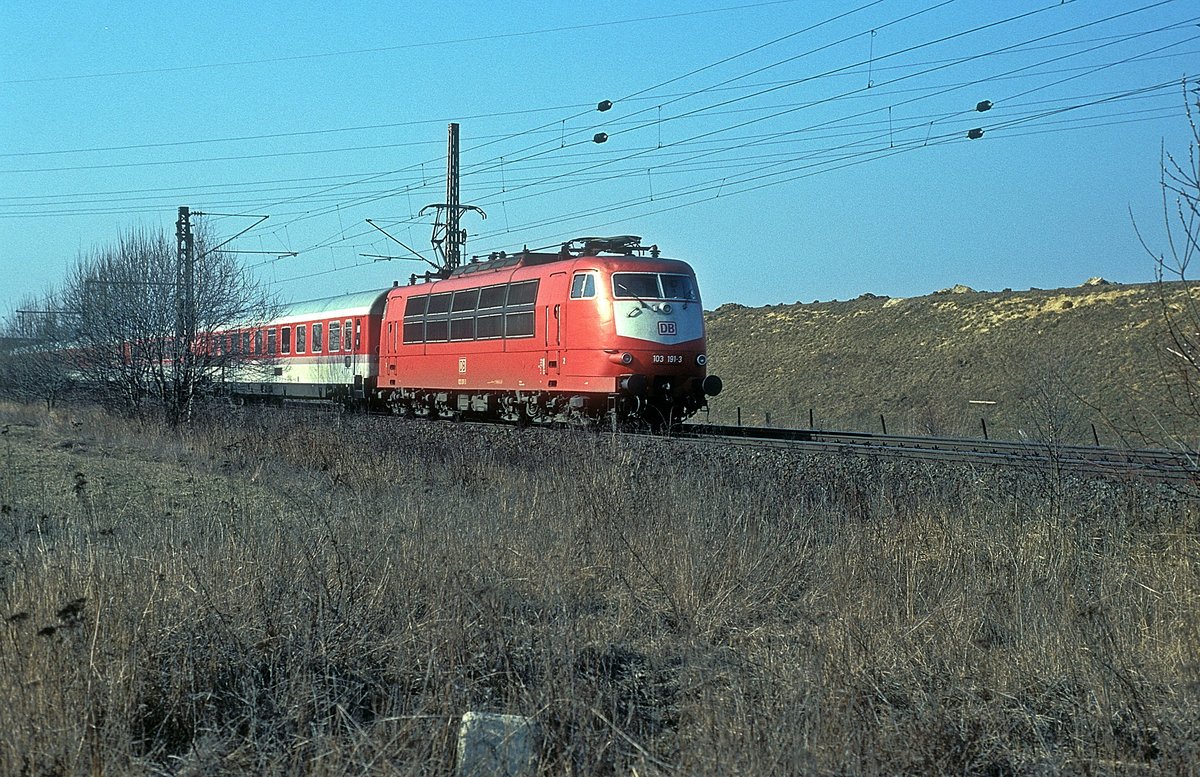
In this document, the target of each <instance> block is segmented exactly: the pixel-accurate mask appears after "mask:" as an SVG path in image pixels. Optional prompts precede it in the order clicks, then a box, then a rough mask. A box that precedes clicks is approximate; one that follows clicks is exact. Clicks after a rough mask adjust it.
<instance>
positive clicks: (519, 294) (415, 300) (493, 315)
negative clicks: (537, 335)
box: [403, 280, 538, 343]
mask: <svg viewBox="0 0 1200 777" xmlns="http://www.w3.org/2000/svg"><path fill="white" fill-rule="evenodd" d="M537 290H538V281H536V280H532V281H523V282H521V283H514V284H511V285H508V286H505V285H498V286H487V287H484V288H482V289H462V290H460V291H457V292H453V293H451V292H443V293H441V294H423V295H420V296H414V297H409V298H408V299H407V300H406V302H405V306H404V335H403V337H404V342H405V343H444V342H450V341H463V340H493V339H496V338H500V337H532V336H533V328H534V315H533V304H534V301H535V300H536V299H537ZM505 302H507V303H508V304H507V305H506V304H505Z"/></svg>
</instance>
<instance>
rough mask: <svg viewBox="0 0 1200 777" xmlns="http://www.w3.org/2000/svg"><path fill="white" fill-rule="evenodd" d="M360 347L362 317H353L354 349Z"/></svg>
mask: <svg viewBox="0 0 1200 777" xmlns="http://www.w3.org/2000/svg"><path fill="white" fill-rule="evenodd" d="M359 348H362V319H361V318H356V319H354V349H355V350H358V349H359Z"/></svg>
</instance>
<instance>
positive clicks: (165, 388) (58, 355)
mask: <svg viewBox="0 0 1200 777" xmlns="http://www.w3.org/2000/svg"><path fill="white" fill-rule="evenodd" d="M198 231H199V235H198V236H197V239H196V243H195V259H194V272H193V273H192V277H193V287H192V300H193V304H191V305H190V306H185V305H183V304H181V300H180V294H179V289H178V286H177V277H178V276H177V269H178V262H179V261H180V259H179V256H178V250H177V246H176V244H175V242H174V241H173V240H172V239H171V238H169V237H168V236H167V235H166V234H165V233H163V232H162V231H161V230H159V231H152V230H147V229H132V230H130V231H128V232H126V233H125V234H123V235H121V236H120V237H119V238H118V239H117V241H116V242H115V243H113V244H111V245H108V246H103V247H100V248H97V249H95V250H93V251H92V252H91V253H89V254H84V255H81V256H80V257H79V258H78V259H77V260H76V262H75V264H74V265H73V266H72V268H71V269H70V271H69V272H68V275H67V277H66V279H65V280H64V282H63V285H62V289H61V290H60V291H58V292H56V293H52V294H48V295H47V296H46V299H45V300H44V301H42V302H41V303H40V305H41V306H42V307H43V308H44V309H45V310H47V311H60V312H59V313H58V314H56V315H57V316H58V318H53V319H49V318H47V319H43V323H42V329H41V330H40V331H39V332H38V333H37V334H36V340H37V343H38V344H39V350H40V352H41V353H43V354H45V355H46V358H51V357H53V358H55V359H57V360H58V361H59V363H60V364H61V363H62V362H63V361H67V362H69V365H68V370H67V371H68V372H69V373H70V374H71V375H73V376H74V377H77V378H78V379H79V382H80V383H81V385H83V386H85V387H86V390H87V391H88V392H90V393H91V395H92V396H93V397H94V398H96V399H98V400H100V401H102V402H104V403H105V404H108V405H110V406H116V407H121V408H123V409H125V410H126V411H129V412H139V411H142V410H144V409H147V408H150V407H157V408H161V409H162V411H163V412H164V414H165V416H166V418H167V419H168V420H169V421H170V422H171V423H180V422H183V421H186V420H188V419H189V418H190V417H191V415H192V412H193V409H194V406H195V402H196V399H197V398H198V397H199V396H200V395H201V394H202V393H205V392H206V391H207V390H209V389H211V388H214V387H218V386H219V384H220V382H221V378H222V377H223V373H224V372H226V371H228V370H231V369H236V370H238V371H239V372H240V373H241V374H243V375H244V374H246V373H247V371H251V372H253V371H255V370H261V369H267V368H268V367H269V364H270V359H271V355H269V354H265V353H259V352H257V351H255V352H251V351H252V349H251V348H250V347H249V346H250V342H251V338H250V337H249V336H248V334H244V333H247V331H248V330H249V329H250V328H252V327H255V326H259V325H261V324H262V323H263V322H265V321H266V320H268V319H270V318H271V317H272V316H274V315H275V313H276V307H277V306H276V305H275V303H274V300H273V299H272V298H271V296H270V295H269V294H268V293H267V292H266V290H265V289H264V288H263V287H262V286H261V285H260V284H258V283H257V281H255V279H254V278H253V277H252V276H251V275H250V274H249V273H248V272H247V271H246V270H245V269H244V268H242V267H241V266H240V265H239V264H238V263H237V262H236V261H235V260H234V258H233V256H232V255H231V254H229V253H228V252H225V251H221V250H219V249H218V250H213V249H210V248H208V247H209V246H212V245H215V244H216V241H215V240H214V239H213V238H211V236H209V235H208V234H207V233H206V231H205V230H204V229H203V228H201V229H200V230H198ZM63 316H66V317H69V318H71V321H70V326H69V327H63V326H61V325H56V328H52V327H50V325H49V322H51V321H54V322H58V321H59V320H60V319H61V317H63ZM182 317H186V319H184V318H182ZM11 327H12V325H11V324H10V328H11ZM181 331H182V332H185V333H187V334H186V336H184V337H180V336H179V332H181ZM12 366H13V369H14V370H18V371H20V372H22V373H23V375H22V376H21V379H20V380H17V381H15V382H17V383H20V384H22V385H25V386H27V387H28V386H30V385H31V384H32V385H36V384H38V382H39V381H41V382H43V383H45V382H47V381H49V380H50V376H49V374H48V372H47V370H48V365H42V364H40V363H39V362H37V361H36V360H35V359H33V358H32V354H31V351H30V350H28V349H26V350H25V351H24V352H20V353H17V352H14V354H13V358H12ZM14 378H16V376H15V375H14Z"/></svg>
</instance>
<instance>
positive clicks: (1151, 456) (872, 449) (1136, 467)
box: [675, 424, 1200, 483]
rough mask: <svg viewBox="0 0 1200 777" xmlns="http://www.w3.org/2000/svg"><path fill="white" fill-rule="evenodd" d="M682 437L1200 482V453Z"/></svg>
mask: <svg viewBox="0 0 1200 777" xmlns="http://www.w3.org/2000/svg"><path fill="white" fill-rule="evenodd" d="M675 436H677V437H679V438H682V439H694V440H709V441H719V442H723V443H728V444H735V445H749V446H760V447H778V448H790V449H794V450H804V451H810V452H814V453H817V452H832V453H844V454H853V455H866V456H877V457H881V456H887V457H898V458H907V459H923V460H933V461H949V462H962V463H987V464H1002V465H1013V466H1025V467H1031V468H1052V469H1055V470H1057V471H1061V472H1067V471H1069V472H1074V473H1078V474H1088V475H1100V476H1106V477H1122V478H1129V477H1132V478H1142V479H1147V480H1154V481H1166V482H1176V483H1200V453H1197V452H1194V451H1173V450H1166V449H1146V448H1142V449H1134V448H1104V447H1096V446H1090V445H1049V444H1046V443H1037V442H1010V441H997V440H971V439H964V438H956V437H913V436H906V435H895V434H873V433H870V432H833V431H822V430H817V429H773V428H760V427H747V426H718V425H715V424H684V425H683V427H682V428H681V430H680V431H679V432H678V433H677V434H676V435H675Z"/></svg>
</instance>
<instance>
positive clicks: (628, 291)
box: [613, 272, 699, 302]
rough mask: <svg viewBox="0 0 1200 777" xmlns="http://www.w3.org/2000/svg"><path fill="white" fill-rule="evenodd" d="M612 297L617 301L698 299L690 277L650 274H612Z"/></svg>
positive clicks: (694, 283)
mask: <svg viewBox="0 0 1200 777" xmlns="http://www.w3.org/2000/svg"><path fill="white" fill-rule="evenodd" d="M613 297H615V298H617V299H671V300H685V301H691V302H694V301H696V300H698V299H699V295H698V294H697V293H696V282H695V281H694V280H692V277H691V276H690V275H676V274H674V273H652V272H637V273H633V272H618V273H613Z"/></svg>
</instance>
